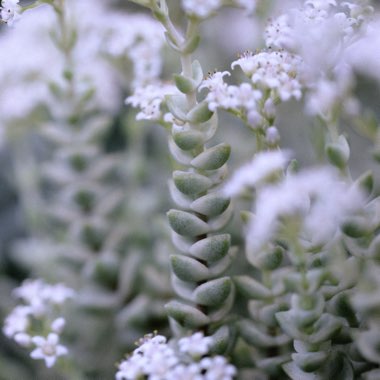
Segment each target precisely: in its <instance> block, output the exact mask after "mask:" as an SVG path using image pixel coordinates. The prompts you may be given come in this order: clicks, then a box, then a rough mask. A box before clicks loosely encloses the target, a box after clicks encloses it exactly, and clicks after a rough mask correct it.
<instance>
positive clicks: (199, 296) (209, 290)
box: [127, 1, 235, 352]
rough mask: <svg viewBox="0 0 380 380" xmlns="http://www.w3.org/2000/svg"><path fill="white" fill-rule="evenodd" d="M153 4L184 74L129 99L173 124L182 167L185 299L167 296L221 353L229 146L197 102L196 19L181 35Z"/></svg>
mask: <svg viewBox="0 0 380 380" xmlns="http://www.w3.org/2000/svg"><path fill="white" fill-rule="evenodd" d="M150 6H151V8H152V11H153V14H154V15H155V16H156V18H157V19H158V20H159V21H161V23H162V24H163V26H164V27H165V29H166V36H167V42H168V44H169V46H170V47H171V48H172V49H173V50H175V51H176V52H177V53H178V55H179V56H180V59H181V63H182V72H181V73H180V74H175V75H174V82H175V86H176V88H175V87H170V86H166V87H162V86H161V87H160V89H159V90H157V95H156V96H155V98H152V97H151V96H150V95H149V94H151V91H152V89H149V90H147V94H146V95H143V94H141V93H137V92H135V94H134V95H133V96H131V97H129V98H128V99H127V103H132V104H133V105H134V106H140V107H141V108H142V112H140V113H139V114H138V115H137V118H138V119H156V120H157V119H158V120H160V119H161V121H164V120H165V122H166V123H167V124H169V126H170V128H171V134H170V136H169V149H170V153H171V155H172V157H173V158H174V160H175V161H176V162H177V164H178V165H179V170H175V171H174V172H173V176H172V179H171V180H170V182H169V189H170V193H171V196H172V199H173V201H174V202H175V204H176V205H177V207H179V209H171V210H169V212H168V213H167V216H168V220H169V224H170V227H171V229H172V241H173V244H174V246H175V247H176V248H177V250H178V253H177V254H175V255H172V256H171V257H170V263H171V269H172V286H173V289H174V291H175V292H176V294H177V295H178V296H179V297H180V299H181V300H180V301H177V300H175V301H171V302H169V303H168V304H167V305H166V310H167V313H168V315H169V317H170V319H171V322H172V327H173V329H174V331H177V332H178V333H181V330H184V331H185V330H186V329H201V330H203V331H205V332H206V333H207V334H215V335H216V336H217V337H218V339H217V342H218V344H216V345H215V347H214V349H215V350H217V351H219V352H223V351H225V350H226V349H227V348H228V346H229V340H230V339H231V333H230V332H229V329H228V327H227V326H224V327H222V328H219V329H218V330H216V328H215V327H214V326H216V325H218V324H220V323H221V321H223V319H224V318H225V317H226V315H227V314H228V313H229V311H230V309H231V307H232V305H233V302H234V292H235V291H234V286H233V284H232V281H231V279H230V277H228V276H226V275H225V272H226V270H227V269H228V268H229V266H230V264H231V261H232V258H233V248H232V247H231V239H230V235H229V234H222V233H220V230H221V229H223V228H224V227H225V226H226V224H227V223H228V222H229V220H230V218H231V214H232V207H231V205H230V200H229V199H228V198H227V197H225V196H224V195H222V194H221V193H220V191H219V188H220V185H221V184H222V183H223V180H224V178H225V176H226V162H227V160H228V158H229V155H230V146H229V145H228V144H225V143H220V144H217V145H211V144H210V143H209V141H210V140H211V138H212V137H213V136H214V134H215V132H216V130H217V126H218V120H217V117H216V115H215V114H214V113H213V112H212V111H211V110H210V109H209V108H208V104H207V102H205V101H202V102H198V101H197V91H198V89H199V87H200V84H201V83H202V79H203V71H202V68H201V65H200V63H199V62H198V61H193V60H192V58H191V54H192V53H193V52H194V51H195V49H196V47H197V45H198V42H199V36H198V33H197V25H198V21H196V20H194V19H190V20H189V21H188V29H187V33H186V35H182V34H181V32H179V31H178V30H177V29H176V28H175V27H174V25H173V24H172V21H171V19H170V16H169V10H168V8H167V5H166V2H165V1H161V2H160V4H156V3H155V2H152V4H151V5H150ZM165 95H166V97H165ZM147 103H148V104H149V105H150V106H149V107H147V106H146V105H147ZM164 103H165V105H166V107H167V108H168V111H169V112H168V113H167V114H165V116H163V115H162V113H161V106H162V105H163V104H164ZM163 119H164V120H163Z"/></svg>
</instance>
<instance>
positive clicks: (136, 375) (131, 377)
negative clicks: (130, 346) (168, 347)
mask: <svg viewBox="0 0 380 380" xmlns="http://www.w3.org/2000/svg"><path fill="white" fill-rule="evenodd" d="M147 362H148V359H147V358H145V357H144V356H140V355H133V356H131V357H130V358H128V359H127V360H124V361H123V362H121V363H120V364H119V367H118V371H117V372H116V380H138V379H141V376H143V375H144V374H145V367H146V365H147Z"/></svg>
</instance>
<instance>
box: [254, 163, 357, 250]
mask: <svg viewBox="0 0 380 380" xmlns="http://www.w3.org/2000/svg"><path fill="white" fill-rule="evenodd" d="M252 166H253V165H252ZM252 175H254V173H252ZM362 206H363V197H362V194H361V192H360V191H359V189H358V188H357V187H355V186H349V185H348V184H347V183H345V182H343V181H342V180H341V179H340V178H339V176H338V174H337V173H336V172H335V171H333V170H331V169H328V168H317V169H309V170H305V171H303V172H300V173H298V174H289V175H288V176H286V177H285V178H284V179H283V181H281V182H279V183H277V184H274V185H268V186H264V187H261V188H259V189H258V190H257V197H256V209H255V217H254V218H253V219H252V222H251V223H250V224H249V226H248V232H247V249H248V251H250V252H257V251H259V250H260V249H262V248H263V246H264V245H265V244H266V243H268V242H269V241H270V240H271V239H272V238H273V236H274V234H275V233H276V231H277V228H278V226H279V223H280V219H281V217H295V218H297V219H299V220H301V225H302V231H301V235H302V236H304V237H305V238H308V239H310V240H311V243H312V244H326V243H327V242H329V241H331V240H332V239H333V238H334V236H335V234H336V233H337V231H338V229H339V227H340V225H341V223H342V222H343V221H344V220H345V218H347V217H348V216H350V215H351V214H353V213H354V212H355V211H357V210H358V209H360V207H362Z"/></svg>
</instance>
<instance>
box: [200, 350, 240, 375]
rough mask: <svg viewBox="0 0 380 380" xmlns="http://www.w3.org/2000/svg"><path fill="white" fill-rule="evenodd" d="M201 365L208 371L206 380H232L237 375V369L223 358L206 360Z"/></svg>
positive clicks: (217, 357) (216, 357)
mask: <svg viewBox="0 0 380 380" xmlns="http://www.w3.org/2000/svg"><path fill="white" fill-rule="evenodd" d="M200 365H201V367H202V368H203V369H204V370H206V371H207V372H206V374H205V375H204V379H205V380H232V379H233V378H234V376H235V375H236V368H235V367H234V366H233V365H231V364H228V362H227V360H226V358H224V357H223V356H215V357H213V358H204V359H202V360H201V362H200Z"/></svg>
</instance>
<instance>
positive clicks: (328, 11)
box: [3, 0, 380, 380]
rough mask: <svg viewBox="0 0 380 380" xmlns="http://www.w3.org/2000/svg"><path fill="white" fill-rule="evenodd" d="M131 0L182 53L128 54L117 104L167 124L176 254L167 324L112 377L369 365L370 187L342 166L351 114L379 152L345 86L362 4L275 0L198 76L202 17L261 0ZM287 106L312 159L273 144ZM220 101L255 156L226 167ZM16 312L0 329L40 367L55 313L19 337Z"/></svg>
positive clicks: (349, 84)
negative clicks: (239, 48) (237, 44)
mask: <svg viewBox="0 0 380 380" xmlns="http://www.w3.org/2000/svg"><path fill="white" fill-rule="evenodd" d="M132 2H134V3H137V4H139V5H141V6H143V7H144V8H147V9H148V10H150V11H151V12H152V14H153V16H154V17H155V18H156V19H157V21H158V22H159V23H161V25H162V27H163V29H164V32H165V37H166V42H167V46H168V48H170V49H171V50H172V52H173V51H174V56H175V57H177V61H179V62H180V64H181V70H180V72H178V73H175V74H173V76H172V77H171V78H168V80H162V79H161V78H160V69H161V67H160V64H157V62H159V61H156V60H153V61H152V62H153V63H152V67H150V66H149V63H147V61H144V62H141V61H139V60H138V59H135V61H134V58H133V57H135V58H136V56H138V55H139V54H140V53H136V54H135V55H133V56H132V55H131V56H130V57H129V58H130V59H131V60H132V61H133V62H134V63H135V67H134V78H133V80H132V93H131V94H130V95H129V96H128V97H127V99H126V105H127V107H130V106H132V107H135V108H138V111H137V114H136V119H137V120H138V122H139V123H142V122H144V121H145V122H146V121H149V122H150V123H152V122H153V123H156V124H161V125H162V126H164V128H165V129H166V130H167V132H168V140H169V144H168V145H169V151H170V156H171V158H172V159H173V160H172V161H173V165H174V168H175V170H174V171H173V173H172V175H171V177H170V180H169V183H168V187H169V192H170V195H171V198H172V201H173V202H174V204H175V208H173V209H171V210H170V211H168V212H167V218H168V224H169V226H168V227H169V228H170V230H171V231H170V234H171V240H172V243H173V247H174V249H175V253H174V254H172V255H171V256H169V254H168V257H167V261H168V265H169V263H170V270H171V285H172V288H173V290H174V292H175V294H176V296H177V299H175V300H172V301H170V302H169V303H166V300H164V299H162V303H166V305H165V308H166V312H167V315H168V317H169V323H170V328H171V330H172V338H171V339H169V340H168V339H167V338H166V337H164V336H162V335H157V333H154V334H148V335H146V336H145V337H143V338H141V339H140V340H139V341H138V342H137V345H138V347H137V348H136V349H135V350H134V351H133V352H132V353H131V354H130V355H127V356H126V358H125V360H123V361H122V362H120V363H119V364H118V370H117V372H116V375H115V376H116V379H117V380H130V379H155V380H156V379H165V380H166V379H168V380H170V379H177V378H181V377H183V378H186V379H192V380H194V379H196V380H202V379H208V380H218V379H225V380H228V379H233V378H241V379H247V380H248V379H254V378H258V379H270V380H275V379H288V378H290V379H293V380H300V379H302V380H303V379H305V380H309V379H310V380H324V379H330V378H334V379H335V378H337V379H344V380H348V379H360V380H372V379H377V378H378V377H379V373H380V372H379V371H380V370H379V364H380V360H379V357H380V354H379V344H378V342H379V341H380V339H379V334H378V327H379V323H378V317H377V315H378V310H379V301H378V293H379V290H378V289H379V281H378V268H379V265H378V260H379V243H378V240H379V239H378V227H379V225H380V224H379V223H380V221H379V217H378V196H377V192H378V191H377V190H376V180H375V176H374V175H373V174H372V173H371V172H364V173H363V171H362V173H360V174H357V171H356V172H355V171H354V170H352V168H351V166H352V165H351V164H352V158H351V156H352V154H353V152H352V151H351V147H350V144H349V138H348V132H347V131H348V129H346V126H347V125H352V126H354V127H360V132H361V133H363V134H365V135H366V136H368V137H370V138H371V139H373V140H374V141H375V149H374V155H375V158H377V159H378V153H376V152H377V150H376V149H378V147H377V145H378V135H379V132H378V126H377V124H378V122H377V121H376V119H375V118H374V117H372V118H371V117H368V112H369V111H368V110H366V104H365V103H364V101H363V103H362V102H361V98H360V92H357V91H356V90H355V78H356V77H357V72H359V71H361V72H364V73H365V74H367V75H374V76H375V77H376V75H377V74H376V73H375V71H376V70H375V71H371V67H372V66H371V65H372V61H371V59H373V58H371V55H369V56H366V57H367V62H368V67H369V69H368V70H367V71H366V69H363V62H361V61H360V59H359V60H358V58H357V55H356V54H355V51H357V50H360V49H361V50H362V51H363V52H364V51H366V49H368V48H369V46H371V43H372V42H373V41H375V40H376V39H375V38H374V30H376V28H377V27H378V25H379V21H376V19H375V17H376V13H374V8H373V7H372V6H371V4H370V2H369V1H366V0H352V1H339V0H305V1H300V2H298V3H297V4H295V5H294V4H291V3H286V4H285V3H284V4H283V3H281V4H280V2H276V1H273V2H271V4H272V5H273V7H275V9H276V11H275V13H274V17H272V18H271V19H270V20H268V23H267V26H266V28H265V31H264V34H263V42H264V44H265V47H264V48H262V49H261V50H257V51H255V52H253V51H252V52H251V51H246V52H244V53H242V54H240V55H239V57H238V59H237V60H235V61H233V62H231V63H230V65H229V66H230V67H229V68H226V70H221V71H213V72H210V73H209V74H208V75H207V76H205V75H204V72H205V71H207V70H203V66H204V64H203V63H201V61H203V59H204V58H199V61H198V60H196V59H194V58H195V56H196V55H197V54H198V51H199V50H197V48H198V46H199V45H200V44H201V43H202V41H203V39H202V38H203V35H202V28H201V24H206V23H208V21H209V19H211V18H212V17H213V16H216V17H218V16H219V15H218V13H219V11H220V10H222V8H223V7H224V6H232V7H236V8H240V9H243V12H242V13H241V14H243V13H244V14H250V15H253V16H254V17H255V16H256V13H255V12H256V11H260V12H264V11H265V10H266V11H268V8H267V4H266V5H265V6H264V5H263V2H262V1H255V0H251V1H249V0H248V1H244V0H235V1H232V0H231V1H230V0H226V1H222V0H207V1H197V0H182V1H181V2H180V3H179V4H176V5H172V3H170V2H169V1H165V0H159V1H158V0H133V1H132ZM14 3H15V2H14ZM268 3H269V2H268ZM15 4H16V3H15ZM3 6H4V5H3ZM178 6H179V7H180V9H178ZM276 7H277V8H276ZM173 10H176V12H178V13H179V14H180V17H179V19H180V20H181V21H180V22H178V23H177V20H176V19H175V18H174V17H175V16H173V14H174V13H175V12H174V11H173ZM280 10H281V11H280ZM221 13H222V12H221ZM272 16H273V15H272ZM239 17H240V16H239ZM371 18H373V19H374V21H372V19H371ZM9 23H11V22H9ZM180 25H182V26H183V25H185V29H182V27H181V26H180ZM203 26H204V25H202V27H203ZM321 36H323V38H322V39H321ZM105 40H107V39H105ZM370 42H371V43H370ZM378 42H379V43H378V44H377V45H376V46H378V47H379V48H380V41H378ZM158 45H159V44H158ZM158 45H157V46H158ZM136 50H138V51H139V52H140V50H139V49H136ZM142 50H143V49H142ZM157 51H158V50H155V48H153V47H152V49H151V51H150V52H147V51H145V52H143V53H141V54H142V55H141V57H147V56H148V57H149V56H150V55H149V53H152V52H153V53H152V54H153V55H154V54H155V53H154V52H157ZM197 58H198V57H197ZM136 62H139V64H136ZM373 66H374V67H375V66H376V64H373ZM149 68H151V70H150V69H149ZM145 69H147V71H145ZM230 69H231V70H230ZM141 70H142V71H141ZM163 72H165V71H163ZM241 72H242V73H243V74H244V75H242V76H241V78H242V80H241V81H238V82H235V83H233V80H234V78H236V77H238V75H239V74H241ZM141 73H142V75H140V74H141ZM231 73H233V75H231ZM377 79H378V77H377ZM294 108H296V109H297V110H298V111H297V112H301V111H302V112H303V113H304V114H305V115H306V117H305V120H307V121H305V123H307V124H310V125H313V124H314V125H313V128H314V129H315V131H314V130H313V132H315V133H316V134H317V133H319V136H318V141H317V139H315V140H316V141H313V142H314V143H315V150H316V156H317V157H318V162H317V160H316V162H317V165H315V164H313V165H310V166H309V167H303V166H304V165H303V164H302V160H299V161H300V162H298V161H297V160H296V159H297V158H298V154H297V153H296V151H297V149H294V151H293V150H291V149H285V148H283V147H282V144H281V135H284V136H285V133H286V132H285V131H284V130H283V128H284V126H283V124H284V121H283V118H282V112H283V109H289V110H292V109H294ZM128 109H129V108H128ZM224 112H227V113H229V114H230V115H232V116H233V117H234V118H235V120H237V121H238V123H240V124H243V125H244V126H246V127H247V135H248V136H251V138H250V140H249V144H250V146H251V150H250V155H249V157H247V159H251V160H250V161H249V162H248V163H246V164H244V165H242V166H241V167H240V168H238V169H237V170H236V171H235V172H233V173H231V174H229V173H228V172H227V161H228V160H229V156H230V153H231V152H232V153H234V152H236V151H238V150H239V149H240V148H241V146H243V142H242V141H239V140H234V139H232V140H231V141H229V144H226V143H224V142H221V143H219V144H216V145H215V144H214V143H213V138H214V135H215V134H216V132H217V131H218V132H220V129H219V128H218V127H219V121H218V114H219V116H222V117H220V119H221V120H223V119H224V118H223V115H221V114H222V113H224ZM292 115H293V114H292ZM363 115H364V116H363ZM309 158H311V157H309ZM133 194H134V195H135V193H133ZM247 201H248V202H251V203H252V206H251V208H249V207H247ZM239 211H240V215H241V220H242V224H239V226H241V225H243V228H241V230H240V231H238V232H236V226H235V222H236V219H233V218H232V216H233V214H235V215H237V214H238V212H239ZM231 220H232V222H231ZM230 222H231V223H230ZM238 228H239V227H238ZM234 234H235V235H234ZM236 235H238V239H236V242H235V241H233V242H232V240H233V238H231V236H236ZM242 241H243V242H242ZM243 256H245V257H243ZM242 262H244V263H245V264H244V265H243V266H240V267H239V265H237V264H238V263H240V264H241V263H242ZM128 274H131V271H129V272H128ZM37 282H38V281H37ZM51 287H54V286H51ZM15 310H18V309H17V308H16V309H15ZM25 310H29V309H25ZM28 313H29V311H28V312H26V311H25V312H24V311H23V307H21V308H20V311H14V312H13V313H11V315H10V317H8V318H7V320H6V322H5V327H4V332H5V333H6V334H7V335H8V336H9V337H11V338H13V339H15V340H16V342H18V343H19V344H24V343H25V344H26V343H29V344H30V342H32V343H33V344H34V345H35V347H34V350H33V351H32V354H31V355H32V357H34V358H40V359H44V360H45V362H46V365H47V366H49V367H50V366H52V365H53V364H54V363H55V361H56V359H57V357H58V356H65V355H66V354H67V352H66V349H65V347H63V346H60V345H59V342H58V340H59V339H58V338H57V336H58V335H59V333H58V332H57V331H58V330H59V325H60V323H61V322H59V321H60V319H59V318H58V319H56V320H54V321H51V322H48V323H47V328H48V330H49V331H50V333H49V334H48V335H47V336H46V337H45V338H43V337H42V336H39V337H37V338H38V339H33V338H31V339H30V336H31V333H28V332H27V328H28V326H29V324H30V322H29V321H28V320H27V316H28V315H29V314H28ZM24 314H25V315H24ZM12 315H14V316H13V317H12ZM13 321H16V322H18V323H19V327H17V323H16V322H13ZM57 325H58V327H57ZM15 326H16V327H15ZM57 329H58V330H57ZM56 330H57V331H56ZM152 330H155V328H154V326H153V328H152ZM46 331H47V330H46ZM25 334H26V335H27V336H26V335H25ZM28 334H29V335H28ZM131 334H132V332H131ZM32 335H33V334H32ZM16 337H17V338H16ZM40 338H41V339H40ZM46 347H48V349H47V348H46ZM49 350H50V351H49ZM48 351H49V352H50V354H48V353H47V352H48ZM49 355H50V356H49ZM47 356H49V357H48V359H47ZM229 362H230V363H231V364H229Z"/></svg>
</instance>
